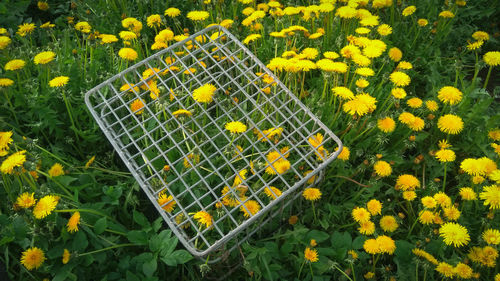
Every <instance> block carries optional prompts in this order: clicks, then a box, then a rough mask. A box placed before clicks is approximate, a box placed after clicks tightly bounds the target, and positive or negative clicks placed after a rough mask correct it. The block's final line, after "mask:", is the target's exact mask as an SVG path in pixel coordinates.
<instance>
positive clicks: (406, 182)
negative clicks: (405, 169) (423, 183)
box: [395, 174, 420, 191]
mask: <svg viewBox="0 0 500 281" xmlns="http://www.w3.org/2000/svg"><path fill="white" fill-rule="evenodd" d="M418 187H420V181H419V180H418V179H417V178H416V177H415V176H413V175H409V174H404V175H401V176H399V177H398V179H397V180H396V186H395V188H396V190H403V191H406V190H415V189H416V188H418Z"/></svg>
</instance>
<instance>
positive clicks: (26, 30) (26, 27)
mask: <svg viewBox="0 0 500 281" xmlns="http://www.w3.org/2000/svg"><path fill="white" fill-rule="evenodd" d="M35 28H36V25H35V24H34V23H23V24H21V25H19V26H18V29H17V32H16V33H17V34H19V36H21V37H24V36H26V35H28V34H31V33H32V32H33V30H35Z"/></svg>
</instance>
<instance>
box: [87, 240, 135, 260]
mask: <svg viewBox="0 0 500 281" xmlns="http://www.w3.org/2000/svg"><path fill="white" fill-rule="evenodd" d="M129 246H137V245H135V244H132V243H126V244H118V245H114V246H110V247H107V248H102V249H99V250H95V251H90V252H86V253H83V254H79V255H78V256H79V257H81V256H86V255H92V254H96V253H100V252H104V251H107V250H111V249H115V248H121V247H129Z"/></svg>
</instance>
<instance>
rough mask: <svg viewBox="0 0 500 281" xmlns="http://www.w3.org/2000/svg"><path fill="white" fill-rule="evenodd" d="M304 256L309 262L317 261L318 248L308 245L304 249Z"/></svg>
mask: <svg viewBox="0 0 500 281" xmlns="http://www.w3.org/2000/svg"><path fill="white" fill-rule="evenodd" d="M304 258H305V259H306V261H308V262H317V261H318V260H319V258H318V251H316V249H310V248H309V247H307V248H306V249H305V251H304Z"/></svg>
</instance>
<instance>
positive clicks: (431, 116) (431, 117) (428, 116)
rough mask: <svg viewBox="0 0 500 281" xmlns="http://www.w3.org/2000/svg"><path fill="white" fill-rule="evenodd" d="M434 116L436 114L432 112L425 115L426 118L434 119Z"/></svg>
mask: <svg viewBox="0 0 500 281" xmlns="http://www.w3.org/2000/svg"><path fill="white" fill-rule="evenodd" d="M434 118H436V116H435V115H434V114H432V113H429V115H427V119H429V120H434Z"/></svg>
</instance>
